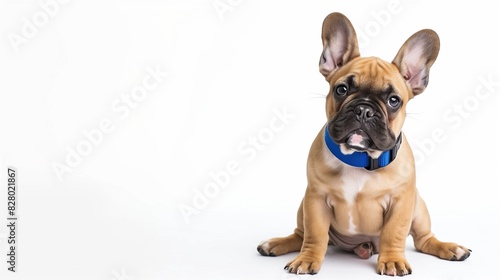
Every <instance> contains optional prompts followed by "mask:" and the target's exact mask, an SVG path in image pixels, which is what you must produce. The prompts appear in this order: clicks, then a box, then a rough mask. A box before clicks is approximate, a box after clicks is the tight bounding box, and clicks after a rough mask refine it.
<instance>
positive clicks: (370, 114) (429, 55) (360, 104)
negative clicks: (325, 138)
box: [319, 13, 439, 158]
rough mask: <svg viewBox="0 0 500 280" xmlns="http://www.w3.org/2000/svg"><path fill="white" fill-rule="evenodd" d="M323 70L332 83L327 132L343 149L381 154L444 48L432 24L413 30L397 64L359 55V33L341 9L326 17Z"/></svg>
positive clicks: (397, 134)
mask: <svg viewBox="0 0 500 280" xmlns="http://www.w3.org/2000/svg"><path fill="white" fill-rule="evenodd" d="M321 37H322V40H323V52H322V54H321V57H320V61H319V70H320V72H321V74H323V75H324V76H325V78H326V80H327V81H328V82H329V83H330V92H329V93H328V96H327V98H326V114H327V117H328V123H327V126H328V131H329V133H330V136H331V138H332V139H333V141H335V142H336V143H337V144H339V145H340V147H341V151H342V153H344V154H350V153H353V152H355V151H366V152H368V153H369V154H370V156H372V157H373V158H377V157H378V156H379V155H380V154H381V153H382V152H383V151H385V150H388V149H390V148H392V147H393V146H394V145H395V143H396V140H397V137H398V136H399V134H400V133H401V129H402V126H403V122H404V119H405V117H406V109H405V108H406V104H407V103H408V101H409V100H410V99H412V98H413V97H414V96H416V95H418V94H420V93H422V92H423V91H424V89H425V88H426V86H427V83H428V82H429V69H430V67H431V66H432V64H433V63H434V61H435V60H436V57H437V55H438V52H439V37H438V36H437V34H436V33H435V32H434V31H432V30H429V29H425V30H421V31H419V32H417V33H415V34H413V35H412V36H411V37H410V38H409V39H408V40H406V42H405V43H404V44H403V46H402V47H401V49H400V50H399V52H398V53H397V54H396V57H395V58H394V60H393V61H392V63H389V62H386V61H384V60H381V59H379V58H376V57H360V54H359V49H358V42H357V38H356V32H355V31H354V28H353V26H352V24H351V22H350V21H349V20H348V19H347V18H346V17H345V16H344V15H342V14H340V13H332V14H330V15H328V16H327V17H326V18H325V20H324V22H323V32H322V35H321Z"/></svg>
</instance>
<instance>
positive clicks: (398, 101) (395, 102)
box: [387, 95, 401, 108]
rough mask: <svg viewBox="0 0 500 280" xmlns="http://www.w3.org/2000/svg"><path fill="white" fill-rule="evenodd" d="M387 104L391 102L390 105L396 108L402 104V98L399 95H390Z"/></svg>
mask: <svg viewBox="0 0 500 280" xmlns="http://www.w3.org/2000/svg"><path fill="white" fill-rule="evenodd" d="M387 104H389V106H391V107H393V108H396V107H398V106H399V105H400V104H401V99H400V98H399V97H398V96H395V95H394V96H391V97H389V100H388V101H387Z"/></svg>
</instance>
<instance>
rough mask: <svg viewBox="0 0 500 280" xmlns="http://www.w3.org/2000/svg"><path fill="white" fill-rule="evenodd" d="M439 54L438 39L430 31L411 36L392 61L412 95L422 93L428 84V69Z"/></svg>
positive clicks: (421, 31)
mask: <svg viewBox="0 0 500 280" xmlns="http://www.w3.org/2000/svg"><path fill="white" fill-rule="evenodd" d="M438 53H439V37H438V35H437V34H436V32H434V31H432V30H430V29H424V30H420V31H419V32H417V33H415V34H413V35H412V36H411V37H410V38H408V40H406V42H405V43H404V44H403V46H402V47H401V49H399V52H398V54H397V55H396V57H395V58H394V60H393V61H392V63H394V64H395V65H396V66H397V67H398V68H399V72H400V73H401V75H402V76H403V78H404V79H405V80H406V81H407V82H408V83H409V84H410V86H411V88H412V90H413V95H417V94H420V93H422V92H423V91H424V89H425V88H426V87H427V84H428V83H429V69H430V68H431V66H432V64H433V63H434V61H435V60H436V58H437V56H438Z"/></svg>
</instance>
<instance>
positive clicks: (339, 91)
mask: <svg viewBox="0 0 500 280" xmlns="http://www.w3.org/2000/svg"><path fill="white" fill-rule="evenodd" d="M348 92H349V89H348V88H347V86H346V85H344V84H340V85H338V86H336V87H335V93H336V94H337V95H340V96H344V95H346V94H347V93H348Z"/></svg>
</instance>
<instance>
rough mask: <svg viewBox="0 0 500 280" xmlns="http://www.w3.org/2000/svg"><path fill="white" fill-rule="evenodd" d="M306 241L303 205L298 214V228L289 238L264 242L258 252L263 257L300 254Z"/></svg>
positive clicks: (278, 238)
mask: <svg viewBox="0 0 500 280" xmlns="http://www.w3.org/2000/svg"><path fill="white" fill-rule="evenodd" d="M303 240H304V221H303V214H302V203H301V204H300V207H299V210H298V213H297V228H296V229H295V231H294V233H292V234H290V235H289V236H287V237H276V238H272V239H270V240H267V241H264V242H262V243H260V244H259V246H257V251H259V253H260V254H261V255H263V256H279V255H284V254H287V253H291V252H298V251H300V249H301V248H302V242H303Z"/></svg>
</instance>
